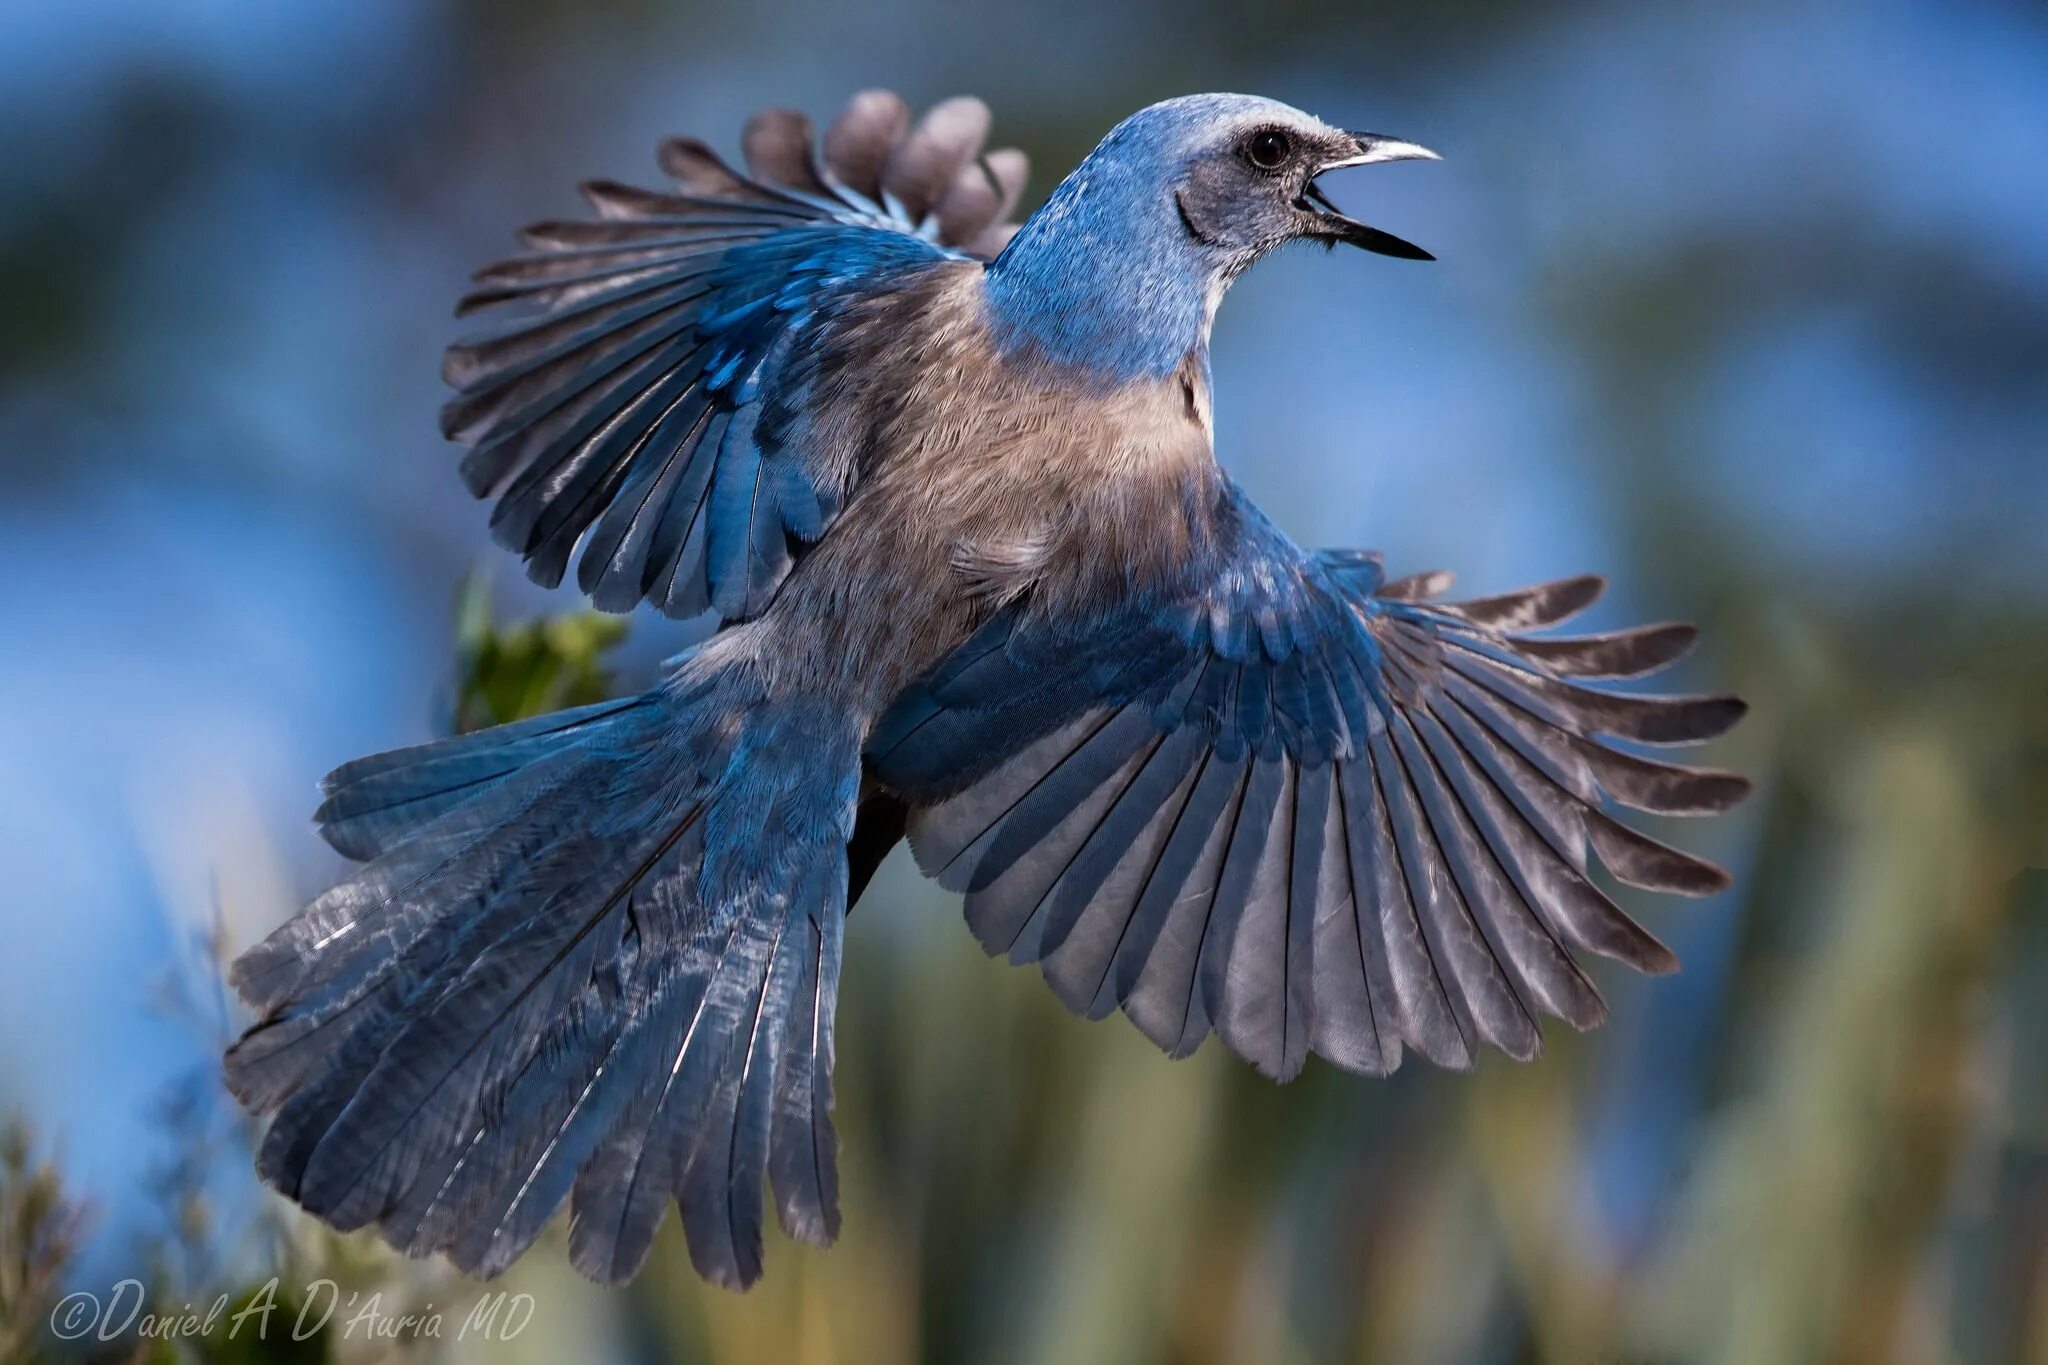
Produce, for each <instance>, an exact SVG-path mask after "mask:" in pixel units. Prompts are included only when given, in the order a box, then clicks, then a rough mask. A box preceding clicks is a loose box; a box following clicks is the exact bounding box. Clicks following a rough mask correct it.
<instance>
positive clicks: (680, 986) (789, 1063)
mask: <svg viewBox="0 0 2048 1365" xmlns="http://www.w3.org/2000/svg"><path fill="white" fill-rule="evenodd" d="M835 764H836V766H835ZM858 783H859V757H858V738H857V736H856V735H854V734H853V733H852V730H851V725H850V723H849V722H847V721H845V720H844V719H843V718H840V717H836V716H833V715H832V714H830V713H829V712H827V711H826V710H825V709H824V708H820V707H815V706H811V705H809V704H807V703H802V702H786V703H785V702H779V701H775V700H772V699H767V698H763V697H761V696H759V695H758V694H757V693H755V692H749V691H746V690H744V689H742V688H740V687H738V686H737V685H735V686H725V685H720V686H703V687H699V688H698V689H696V690H694V691H692V692H689V693H684V694H666V693H657V694H650V696H649V697H647V698H642V699H640V700H638V701H636V702H631V703H609V704H606V705H604V706H599V707H586V708H579V709H578V710H577V711H574V712H565V713H563V714H562V715H561V716H558V717H551V718H543V720H542V721H540V722H524V723H521V724H518V725H514V726H507V727H503V728H501V729H499V730H495V731H486V732H483V733H482V734H479V735H473V736H465V737H463V738H460V739H456V740H450V741H445V742H444V743H442V744H438V745H427V746H422V747H420V748H418V749H414V750H408V751H400V752H398V753H396V754H390V755H380V756H378V757H375V758H372V759H367V760H363V761H361V762H359V763H355V764H350V765H348V766H346V767H344V768H342V769H340V770H337V772H336V773H335V775H334V777H333V778H331V779H330V783H329V797H328V802H327V805H325V806H323V808H322V818H323V820H326V821H327V822H328V825H327V829H328V832H329V835H330V837H331V838H334V839H335V842H336V846H337V847H340V848H342V849H343V851H344V852H356V853H359V854H360V855H362V856H367V857H369V858H370V861H369V862H367V863H366V864H365V865H364V866H363V867H362V868H361V869H360V870H359V871H358V872H357V873H356V874H355V875H354V876H353V877H351V878H350V879H349V880H347V881H345V882H343V883H342V884H341V885H340V886H338V887H336V888H335V889H334V890H332V891H330V892H328V893H327V894H326V895H324V896H322V897H320V898H319V899H318V900H316V901H315V902H314V903H313V904H312V905H311V906H309V907H308V908H307V910H306V912H305V913H304V914H302V915H301V916H300V917H299V918H298V919H295V920H294V921H292V922H291V923H290V924H288V925H286V926H284V927H283V928H282V929H280V930H279V931H278V932H277V933H275V934H273V935H272V936H271V937H270V938H269V939H268V940H266V941H265V942H264V943H263V944H260V945H258V946H257V947H256V948H255V949H252V950H251V951H250V952H249V953H248V954H246V955H245V956H244V957H243V958H242V959H241V960H240V961H239V962H237V964H236V966H235V968H234V972H233V979H234V981H235V983H236V985H237V987H238V988H239V989H240V990H241V991H242V992H243V994H244V995H245V997H247V998H248V999H249V1000H250V1001H251V1003H252V1004H254V1005H255V1006H256V1007H257V1008H258V1009H260V1010H262V1011H263V1012H264V1017H263V1018H262V1019H261V1020H260V1021H259V1022H258V1023H257V1025H256V1026H255V1027H254V1028H252V1029H251V1030H250V1031H249V1032H248V1033H247V1034H246V1035H245V1036H244V1037H243V1038H242V1040H241V1041H239V1042H238V1043H237V1044H236V1045H235V1046H234V1047H233V1048H232V1049H230V1051H229V1053H228V1057H227V1065H228V1076H229V1083H230V1085H231V1087H232V1088H233V1089H234V1090H235V1093H236V1094H237V1095H238V1096H239V1097H241V1099H242V1100H243V1102H244V1103H245V1104H247V1105H249V1107H251V1108H252V1109H255V1110H258V1111H268V1110H273V1109H274V1110H275V1111H276V1118H275V1120H274V1121H273V1123H272V1126H271V1130H270V1132H269V1134H268V1135H267V1137H266V1139H265V1141H264V1144H263V1147H262V1151H261V1153H260V1155H259V1158H258V1169H259V1171H260V1172H261V1174H262V1175H263V1177H264V1178H265V1179H266V1180H268V1181H270V1182H271V1183H272V1184H274V1185H275V1186H277V1188H279V1189H280V1190H282V1191H283V1192H284V1193H286V1194H288V1195H290V1196H291V1197H293V1198H294V1199H296V1200H297V1201H298V1202H299V1203H301V1204H302V1205H303V1206H304V1207H305V1208H306V1209H307V1210H308V1211H309V1212H312V1213H314V1214H317V1215H319V1216H320V1217H322V1218H324V1219H326V1220H327V1221H328V1222H330V1223H332V1224H334V1225H335V1226H337V1227H340V1228H355V1227H362V1226H366V1225H370V1224H375V1225H376V1226H377V1227H378V1229H379V1230H380V1232H382V1234H383V1235H384V1236H385V1237H386V1239H387V1240H389V1241H390V1242H391V1243H392V1244H393V1245H394V1246H398V1247H400V1248H402V1249H404V1250H406V1251H408V1252H410V1253H412V1254H414V1255H424V1254H428V1253H430V1252H434V1251H443V1252H446V1253H448V1254H449V1256H450V1257H451V1259H453V1260H454V1261H455V1263H456V1264H457V1265H459V1266H461V1267H462V1268H464V1269H465V1270H469V1271H471V1272H473V1273H478V1274H482V1275H487V1276H488V1275H495V1274H497V1273H499V1272H500V1271H502V1270H504V1269H505V1268H506V1267H507V1266H508V1265H510V1264H511V1262H512V1261H513V1259H515V1258H516V1257H517V1256H518V1255H519V1254H520V1253H521V1252H522V1251H524V1250H525V1249H526V1247H527V1246H528V1245H530V1244H531V1243H532V1241H533V1240H534V1238H535V1237H537V1236H538V1235H539V1234H540V1232H541V1231H542V1230H543V1229H544V1228H545V1227H546V1225H547V1224H548V1222H549V1221H550V1220H551V1219H552V1217H553V1216H554V1214H555V1213H556V1211H557V1210H558V1209H559V1208H560V1207H561V1205H562V1203H563V1202H564V1201H565V1200H566V1199H569V1198H571V1197H572V1195H573V1198H574V1202H575V1209H576V1212H575V1221H574V1226H573V1229H572V1232H571V1253H572V1257H573V1259H574V1261H575V1263H576V1264H577V1265H578V1266H579V1267H580V1268H582V1269H583V1270H584V1271H585V1272H586V1273H588V1274H591V1275H592V1276H594V1277H595V1278H598V1279H600V1280H604V1281H607V1282H617V1281H620V1280H623V1279H626V1278H628V1277H630V1276H631V1275H632V1274H633V1273H634V1271H636V1270H637V1269H638V1268H639V1266H640V1264H641V1263H642V1261H643V1260H644V1258H645V1256H646V1253H647V1249H648V1247H649V1246H651V1244H652V1241H653V1236H654V1232H655V1231H656V1229H657V1228H658V1227H659V1225H660V1222H661V1219H662V1217H663V1215H664V1214H665V1212H666V1209H667V1206H668V1204H669V1202H670V1200H671V1199H672V1198H673V1199H675V1200H677V1202H679V1203H680V1204H681V1206H682V1209H683V1215H684V1223H685V1231H686V1233H687V1235H688V1238H689V1242H690V1246H691V1251H692V1256H693V1259H695V1260H696V1262H697V1264H698V1267H699V1269H700V1270H701V1271H702V1272H703V1273H704V1274H705V1275H706V1276H707V1277H708V1278H711V1279H713V1280H716V1281H718V1282H720V1283H725V1284H729V1285H733V1286H739V1287H743V1286H745V1285H747V1284H749V1283H751V1282H752V1281H753V1279H754V1278H756V1277H757V1276H758V1275H759V1274H760V1269H761V1204H762V1191H763V1186H764V1184H765V1183H766V1180H767V1178H768V1172H769V1170H770V1168H771V1166H772V1167H773V1169H774V1170H775V1172H776V1177H775V1178H776V1189H777V1196H778V1203H779V1207H780V1208H781V1209H782V1211H783V1216H784V1221H785V1223H786V1224H790V1225H791V1226H792V1230H793V1231H799V1235H808V1236H809V1237H810V1238H811V1239H812V1240H829V1238H830V1236H831V1234H832V1231H833V1230H835V1229H836V1227H837V1219H838V1214H837V1208H836V1197H835V1178H834V1177H833V1175H832V1173H831V1170H830V1167H831V1164H832V1160H833V1157H832V1153H833V1142H832V1138H831V1132H830V1120H829V1118H828V1117H827V1116H826V1112H825V1111H826V1109H827V1108H829V1105H830V1102H831V1084H830V1078H829V1074H821V1073H828V1072H829V1068H830V1066H831V1042H830V1029H831V1013H832V1008H833V1000H834V988H835V987H836V984H837V978H838V944H839V933H840V923H841V921H842V919H843V917H844V914H845V894H846V882H847V863H846V852H845V848H846V842H847V839H848V838H849V837H850V835H851V832H852V825H853V810H854V798H855V796H856V795H857V791H858ZM764 816H766V817H767V819H768V821H770V823H768V824H767V825H766V828H768V829H769V830H770V831H772V837H769V838H765V839H764V838H762V837H761V831H762V829H763V827H764V821H763V817H764ZM799 1173H807V1174H805V1175H802V1176H801V1178H799Z"/></svg>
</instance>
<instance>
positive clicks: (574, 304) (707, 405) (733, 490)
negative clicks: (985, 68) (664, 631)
mask: <svg viewBox="0 0 2048 1365" xmlns="http://www.w3.org/2000/svg"><path fill="white" fill-rule="evenodd" d="M988 122H989V116H988V110H987V109H986V107H984V106H983V105H982V104H981V102H980V101H979V100H974V99H955V100H949V101H947V102H945V103H943V104H940V105H938V106H937V107H935V108H934V109H932V111H931V112H930V113H929V114H927V115H926V116H925V117H924V118H923V120H921V121H920V122H919V123H917V124H916V125H915V127H913V126H911V124H910V120H909V113H908V110H907V109H906V108H905V107H904V105H903V102H902V101H901V100H899V99H897V98H896V97H895V96H894V95H891V94H888V93H887V92H884V91H868V92H866V93H864V94H861V95H857V96H855V97H854V99H853V101H852V103H851V104H849V105H848V106H847V108H846V110H845V112H843V113H842V114H840V116H839V117H838V119H837V120H836V121H835V122H834V123H833V124H832V126H831V128H830V129H829V130H828V131H827V132H826V134H825V137H824V140H823V157H822V164H821V162H820V159H819V158H818V157H817V156H816V155H815V154H814V149H813V139H812V136H811V127H810V124H809V122H808V121H807V120H806V119H805V118H804V117H803V116H802V115H801V114H797V113H794V112H792V111H789V110H783V109H772V110H768V111H765V112H763V113H760V114H757V115H755V116H754V118H753V119H752V120H751V121H750V122H749V123H748V124H747V128H746V132H745V135H744V137H743V141H742V146H743V149H744V151H745V154H746V166H747V170H746V173H745V174H741V173H740V172H738V171H735V170H733V169H731V168H730V167H728V166H726V165H725V164H724V163H723V162H721V161H720V160H719V159H718V157H717V156H716V155H715V154H714V153H713V152H712V151H711V149H710V148H708V147H706V146H705V145H704V144H703V143H701V142H698V141H696V140H694V139H690V138H673V139H670V140H669V141H668V142H666V143H664V144H662V147H661V152H660V161H661V166H662V169H663V170H665V171H666V172H667V173H668V174H669V175H670V176H672V177H673V178H674V179H675V181H676V182H677V185H678V188H677V189H675V190H673V191H669V192H656V191H649V190H638V189H632V188H629V187H627V186H624V185H618V184H613V183H609V182H602V181H600V182H594V183H591V184H587V185H585V186H584V187H583V193H584V197H585V198H586V199H588V200H589V201H590V203H591V205H592V207H593V208H595V209H596V211H597V215H598V216H597V218H596V219H595V220H589V221H575V222H551V223H541V224H537V225H535V226H534V227H530V228H528V229H526V231H525V233H524V234H523V237H524V240H525V241H526V243H527V245H528V246H530V247H531V248H532V251H531V252H530V253H529V254H527V255H524V256H517V257H514V258H512V259H511V260H507V261H501V262H499V263H498V264H496V265H492V266H488V267H486V268H485V269H483V270H482V271H480V272H478V274H477V277H476V279H477V283H478V285H479V288H477V289H476V290H475V291H474V292H472V293H470V294H469V295H468V296H467V297H466V298H464V299H463V301H462V304H461V307H460V310H459V311H461V312H465V313H466V312H469V311H472V310H474V309H479V308H486V307H494V306H497V305H514V306H515V308H516V311H515V312H514V313H513V315H511V316H510V317H509V318H508V319H507V320H506V321H504V322H502V323H500V324H499V325H498V326H496V327H495V328H492V329H491V330H489V331H485V332H481V333H478V334H476V335H473V336H470V337H466V338H464V339H463V340H462V341H460V342H458V343H457V344H455V345H454V346H452V347H450V348H449V350H448V353H447V357H446V360H445V362H444V364H443V374H444V377H445V378H446V379H447V381H448V383H449V384H450V385H451V386H453V387H454V388H455V389H456V390H457V393H456V396H455V397H454V398H453V399H452V400H450V401H449V403H448V405H447V406H446V408H444V409H443V411H442V430H443V432H444V433H445V434H446V435H447V436H448V437H449V438H450V439H451V440H455V441H459V442H461V443H462V444H463V445H466V446H468V447H469V448H470V449H469V453H468V455H467V457H466V458H465V459H464V460H463V463H462V473H463V478H464V479H465V480H466V481H467V482H468V484H469V488H470V491H471V492H473V493H475V494H476V495H477V496H478V497H496V498H497V499H498V503H497V507H496V508H495V510H494V511H493V513H492V516H491V529H492V533H493V535H494V536H495V538H496V539H497V540H498V542H499V543H500V544H502V545H504V546H505V547H506V548H507V549H510V550H513V551H516V552H517V553H518V554H519V555H520V556H521V557H522V558H524V559H525V560H526V562H527V570H528V572H529V573H530V574H531V576H532V577H533V578H534V579H535V581H537V582H540V583H542V584H545V585H547V586H549V587H552V586H554V585H556V584H558V583H559V582H560V581H561V579H562V576H563V574H564V572H565V571H566V569H567V566H568V562H569V559H570V557H571V555H572V553H573V552H574V550H575V548H576V546H577V544H578V542H579V541H580V542H582V543H583V551H582V557H581V559H580V560H579V561H578V565H577V583H578V584H579V585H580V586H581V587H582V588H583V590H584V591H585V592H588V593H590V594H591V596H592V598H593V599H594V600H595V602H596V603H597V605H598V606H600V607H604V608H606V609H608V610H616V611H623V610H627V609H630V608H631V607H632V606H633V605H634V604H635V603H636V602H638V601H640V600H641V599H643V598H644V599H646V600H648V601H650V602H652V603H653V604H654V605H655V606H656V607H657V608H659V609H660V610H661V611H663V612H665V613H667V614H668V615H670V616H676V617H689V616H694V615H697V614H698V613H700V612H703V611H705V610H707V609H710V608H714V607H715V608H716V609H717V611H718V612H719V614H720V615H721V616H723V617H726V618H728V619H731V618H739V617H744V616H749V615H752V614H754V613H755V612H757V611H758V610H759V609H760V608H761V607H762V606H763V605H764V604H765V603H766V601H767V599H768V597H769V596H770V595H771V594H772V593H773V591H774V588H775V586H776V584H777V583H779V582H780V581H781V578H782V576H783V575H784V574H785V573H786V572H787V571H788V569H789V566H790V564H791V562H792V555H793V554H794V553H796V552H799V551H800V550H801V547H802V546H803V545H804V544H805V543H808V542H810V541H813V540H815V539H817V537H818V536H820V535H822V534H823V533H824V530H825V527H826V526H827V525H829V524H830V522H831V520H832V518H833V516H834V515H835V514H836V513H837V510H838V508H839V506H840V505H841V503H842V501H843V500H844V498H845V497H846V495H847V494H848V492H849V491H850V485H851V483H852V480H853V478H854V477H855V470H854V467H853V462H852V455H851V453H850V452H849V451H847V450H846V449H844V446H845V444H846V443H844V442H827V441H819V442H816V443H811V444H807V443H806V441H805V439H804V434H805V420H806V416H807V408H808V406H809V405H810V404H811V403H812V402H813V401H814V400H821V395H822V393H823V391H824V390H825V389H826V388H827V387H829V383H830V376H829V375H826V374H823V373H821V362H820V359H819V357H820V353H821V350H823V349H825V347H824V343H825V341H826V340H827V339H828V338H829V337H831V336H832V335H833V334H834V332H835V329H838V331H839V333H840V334H841V335H843V334H844V332H845V330H846V329H847V328H849V327H854V326H857V325H858V320H857V317H856V315H857V314H859V312H860V308H859V305H860V304H861V302H862V301H863V300H871V299H874V298H876V297H878V296H882V295H886V294H887V293H888V292H889V291H891V290H894V289H900V288H903V287H905V286H906V284H907V283H908V282H909V281H911V280H912V279H914V278H916V277H917V276H918V275H919V274H920V273H921V272H924V271H927V270H930V269H931V268H933V267H934V266H939V265H943V264H944V263H945V262H947V261H963V260H970V259H975V258H978V257H986V256H989V255H992V254H993V253H994V252H996V251H998V250H1000V249H1001V246H1002V244H1003V242H1004V241H1006V240H1007V239H1008V235H1009V233H1010V232H1011V231H1014V228H1013V227H1012V226H1010V225H1006V224H1004V223H1003V222H1002V221H1001V220H1002V219H1003V218H1004V217H1005V216H1006V215H1007V214H1008V213H1009V211H1010V209H1011V208H1012V207H1013V206H1014V205H1015V203H1016V199H1017V195H1018V193H1019V191H1021V189H1022V188H1023V183H1024V174H1025V162H1024V157H1023V154H1022V153H1020V152H1016V151H1007V150H1006V151H995V152H989V153H986V154H983V152H982V150H981V148H982V143H983V140H984V138H985V137H986V136H987V132H988Z"/></svg>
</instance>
